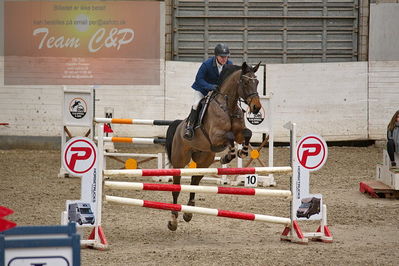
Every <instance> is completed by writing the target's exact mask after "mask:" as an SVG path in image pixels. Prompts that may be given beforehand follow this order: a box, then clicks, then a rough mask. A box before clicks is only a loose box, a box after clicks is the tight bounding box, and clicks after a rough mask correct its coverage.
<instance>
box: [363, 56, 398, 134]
mask: <svg viewBox="0 0 399 266" xmlns="http://www.w3.org/2000/svg"><path fill="white" fill-rule="evenodd" d="M369 71H370V73H369V138H371V139H385V138H386V128H387V125H388V123H389V121H390V120H391V118H392V116H393V115H394V113H395V112H396V111H397V110H399V61H373V62H369Z"/></svg>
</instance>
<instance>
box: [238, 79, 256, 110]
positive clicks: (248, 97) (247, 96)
mask: <svg viewBox="0 0 399 266" xmlns="http://www.w3.org/2000/svg"><path fill="white" fill-rule="evenodd" d="M242 78H246V79H249V80H257V78H256V77H249V76H247V75H241V77H240V87H241V90H242ZM242 92H243V93H244V94H245V91H244V90H242ZM255 96H259V94H258V92H257V91H255V92H253V93H250V94H248V95H244V97H245V99H243V100H244V102H245V104H246V105H248V106H249V104H250V103H251V101H252V99H253V97H255ZM248 99H251V100H250V101H249V103H248Z"/></svg>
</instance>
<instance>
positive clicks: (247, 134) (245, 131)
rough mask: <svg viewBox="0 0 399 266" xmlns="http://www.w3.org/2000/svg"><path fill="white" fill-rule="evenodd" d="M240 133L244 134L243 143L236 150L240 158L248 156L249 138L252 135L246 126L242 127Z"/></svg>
mask: <svg viewBox="0 0 399 266" xmlns="http://www.w3.org/2000/svg"><path fill="white" fill-rule="evenodd" d="M242 135H243V136H244V144H243V145H242V149H241V150H238V151H237V156H238V157H240V158H244V157H247V156H248V147H249V140H250V139H251V137H252V131H251V130H249V129H248V128H244V129H243V130H242Z"/></svg>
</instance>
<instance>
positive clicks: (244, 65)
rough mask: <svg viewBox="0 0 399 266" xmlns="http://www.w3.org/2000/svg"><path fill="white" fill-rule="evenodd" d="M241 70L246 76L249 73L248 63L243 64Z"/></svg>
mask: <svg viewBox="0 0 399 266" xmlns="http://www.w3.org/2000/svg"><path fill="white" fill-rule="evenodd" d="M241 70H242V74H245V73H247V72H248V65H247V62H244V63H242V66H241Z"/></svg>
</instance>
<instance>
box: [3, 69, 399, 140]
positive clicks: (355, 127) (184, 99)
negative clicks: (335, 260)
mask: <svg viewBox="0 0 399 266" xmlns="http://www.w3.org/2000/svg"><path fill="white" fill-rule="evenodd" d="M198 67H199V64H198V63H190V62H174V61H167V62H166V63H165V71H164V72H163V73H162V75H161V85H159V86H100V87H98V88H97V89H96V92H97V99H98V100H99V101H97V102H96V115H97V116H99V117H103V116H104V107H113V108H114V116H115V117H118V118H136V119H137V118H140V119H167V120H173V119H184V118H185V117H186V116H187V115H188V113H189V110H190V106H191V103H192V89H191V84H192V82H193V80H194V77H195V74H196V71H197V69H198ZM2 68H3V63H2V61H0V70H2ZM369 68H370V76H369V77H368V64H367V62H350V63H326V64H321V63H320V64H273V65H267V66H266V88H267V92H272V93H273V98H272V109H273V111H274V113H273V121H274V122H273V128H274V132H275V134H274V137H275V140H276V141H288V134H287V131H286V130H284V129H283V128H282V125H283V124H284V123H286V122H287V121H293V122H296V123H297V124H298V130H299V132H298V134H299V135H303V134H307V133H317V134H320V135H322V136H323V137H325V138H326V140H328V141H333V140H359V139H362V140H364V139H384V138H385V131H386V125H387V124H388V122H389V119H390V118H391V116H392V115H393V113H394V112H395V111H396V110H397V109H399V62H398V61H397V62H370V66H369ZM0 73H1V74H0V82H1V83H3V77H2V76H1V75H2V73H3V72H2V71H0ZM258 77H259V80H260V81H261V82H263V73H261V72H260V73H258ZM368 84H369V88H368ZM262 86H263V85H262V84H260V85H259V88H260V90H261V88H262ZM368 90H369V91H368ZM61 103H62V89H61V87H60V86H29V87H26V86H25V87H24V86H11V87H4V86H0V123H10V126H9V127H4V126H0V135H3V136H4V135H5V136H59V135H60V132H61V124H62V123H61ZM71 130H72V131H73V134H75V135H77V134H82V133H84V130H74V129H71ZM115 130H116V132H117V133H118V135H119V136H135V137H152V136H164V134H165V130H166V129H165V127H151V126H146V127H144V126H119V127H118V126H116V129H115Z"/></svg>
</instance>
